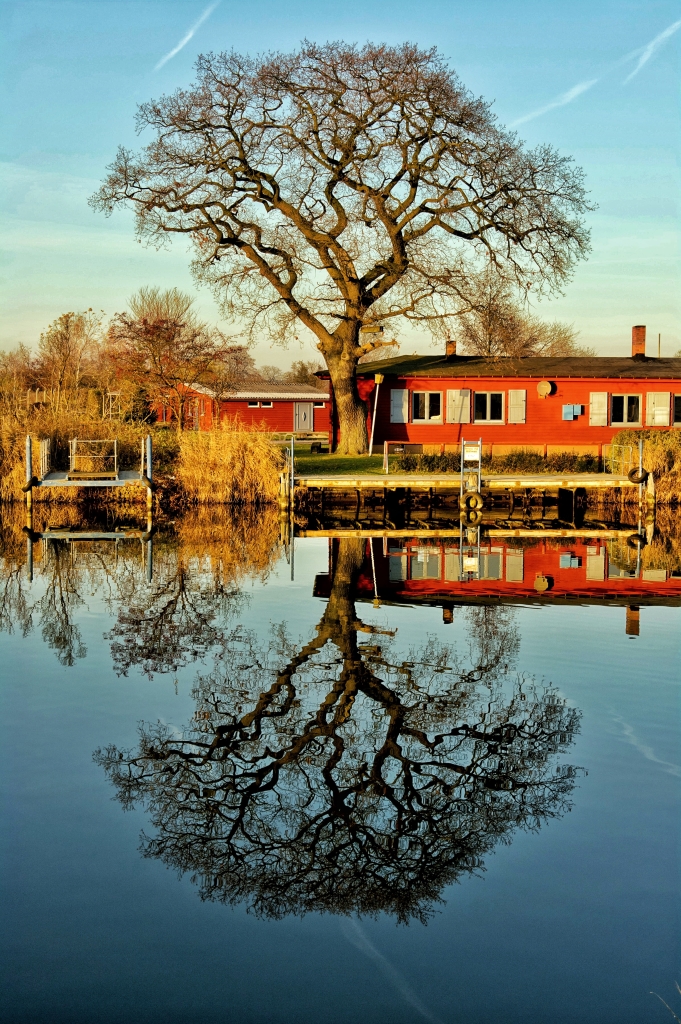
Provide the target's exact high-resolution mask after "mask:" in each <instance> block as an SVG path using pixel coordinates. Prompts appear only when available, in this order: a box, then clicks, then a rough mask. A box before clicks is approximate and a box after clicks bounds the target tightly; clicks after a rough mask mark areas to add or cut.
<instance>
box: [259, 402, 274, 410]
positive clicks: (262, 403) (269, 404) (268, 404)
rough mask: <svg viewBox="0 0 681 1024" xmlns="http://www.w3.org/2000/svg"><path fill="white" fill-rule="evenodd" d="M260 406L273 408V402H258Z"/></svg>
mask: <svg viewBox="0 0 681 1024" xmlns="http://www.w3.org/2000/svg"><path fill="white" fill-rule="evenodd" d="M260 408H261V409H273V408H274V402H261V403H260Z"/></svg>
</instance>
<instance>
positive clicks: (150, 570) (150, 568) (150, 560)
mask: <svg viewBox="0 0 681 1024" xmlns="http://www.w3.org/2000/svg"><path fill="white" fill-rule="evenodd" d="M153 544H154V542H153V540H152V538H151V535H150V536H149V540H148V541H147V583H151V581H152V579H153V577H154V548H153Z"/></svg>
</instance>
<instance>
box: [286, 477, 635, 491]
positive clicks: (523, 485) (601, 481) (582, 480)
mask: <svg viewBox="0 0 681 1024" xmlns="http://www.w3.org/2000/svg"><path fill="white" fill-rule="evenodd" d="M460 480H461V478H460V476H459V474H458V473H386V474H381V473H361V474H357V473H353V474H350V473H348V474H344V475H342V476H341V475H338V476H333V475H331V474H329V475H326V474H322V473H319V474H311V473H300V474H295V475H294V477H293V482H294V486H295V487H296V488H298V487H306V488H309V489H313V488H314V489H322V490H344V491H370V490H373V491H378V490H391V491H392V490H397V489H398V488H399V489H405V490H406V489H409V490H412V491H431V490H448V491H458V490H459V488H460ZM638 486H639V484H633V483H632V482H631V480H629V478H628V477H627V475H626V474H624V473H623V474H619V473H518V474H509V473H504V474H483V476H482V489H483V491H522V490H539V491H557V490H577V489H578V488H584V489H585V490H604V489H608V488H615V487H617V488H624V487H626V488H632V487H634V488H636V487H638Z"/></svg>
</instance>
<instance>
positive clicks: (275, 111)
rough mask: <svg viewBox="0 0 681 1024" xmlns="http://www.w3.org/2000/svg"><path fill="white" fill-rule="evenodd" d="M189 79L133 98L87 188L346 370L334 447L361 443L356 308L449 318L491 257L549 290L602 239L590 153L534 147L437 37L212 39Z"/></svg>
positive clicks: (377, 317)
mask: <svg viewBox="0 0 681 1024" xmlns="http://www.w3.org/2000/svg"><path fill="white" fill-rule="evenodd" d="M197 72H198V76H197V81H196V83H195V84H194V85H192V86H191V87H190V88H188V89H183V90H179V91H178V92H176V93H175V94H174V95H171V96H165V97H163V98H161V99H160V100H158V101H152V102H149V103H145V104H143V105H142V106H141V107H140V108H139V114H138V127H139V128H140V130H142V129H145V130H149V131H151V133H152V138H151V141H150V142H149V143H148V145H147V146H146V147H145V148H144V149H143V150H142V151H141V152H140V153H139V154H137V155H134V154H133V153H131V152H129V151H127V150H125V149H120V150H119V151H118V155H117V157H116V159H115V161H114V163H113V164H112V166H111V168H110V173H109V176H108V178H107V179H106V181H105V182H104V184H103V185H102V187H101V189H100V190H99V192H98V193H97V194H96V195H95V196H93V198H92V200H91V202H92V203H93V205H94V206H95V207H96V208H98V209H101V210H104V211H106V212H107V213H110V212H111V211H112V210H113V209H114V208H115V207H116V206H118V205H120V204H126V205H131V206H132V207H133V208H134V210H135V213H136V217H137V229H138V232H139V234H140V236H142V237H144V238H146V239H148V240H150V241H152V242H156V243H159V242H161V241H163V240H164V239H167V238H169V237H171V236H172V235H176V234H180V235H185V236H188V237H189V238H190V239H191V240H192V242H193V245H194V252H195V260H194V265H193V266H194V272H195V274H196V276H197V278H198V279H199V280H200V281H204V282H208V283H210V284H211V285H212V286H213V287H214V289H215V292H216V295H217V297H218V300H219V301H220V303H221V307H222V310H223V313H224V314H225V316H227V317H229V318H232V319H234V320H237V321H239V322H240V323H244V324H245V326H246V328H247V329H248V330H249V331H251V332H255V331H258V330H263V329H267V330H268V331H269V332H270V334H271V336H272V338H273V339H275V340H276V339H278V340H280V341H283V340H286V338H287V337H290V336H291V335H293V334H295V333H296V332H297V331H298V330H299V329H300V327H301V326H302V327H305V328H307V329H308V330H309V331H311V332H312V334H313V335H314V336H315V338H316V341H317V346H318V348H319V351H320V352H321V354H322V355H323V357H324V359H325V361H326V364H327V367H328V369H329V372H330V376H331V380H332V383H333V386H334V392H335V397H336V403H337V408H338V414H339V419H340V425H341V435H342V436H341V450H342V451H348V452H353V451H364V450H365V449H366V423H365V410H364V405H363V403H362V402H361V401H360V399H359V396H358V393H357V388H356V383H355V377H354V372H355V367H356V365H357V361H358V360H359V359H360V358H361V357H362V355H364V354H365V353H366V352H368V351H370V350H371V349H372V348H373V347H375V346H376V345H377V344H384V342H383V341H381V340H378V341H377V340H376V338H377V337H379V336H373V340H368V341H367V340H366V338H367V336H366V335H362V333H361V330H362V327H363V326H367V325H376V324H383V323H386V322H393V323H394V324H397V325H398V324H399V322H401V321H402V322H404V321H406V322H410V323H420V324H424V325H426V326H427V327H428V328H429V329H430V330H431V331H433V332H434V333H435V334H439V335H443V334H445V333H447V332H448V329H449V324H450V321H451V320H452V318H454V317H456V316H458V315H459V314H460V313H461V312H462V310H463V309H465V308H467V307H468V298H467V284H468V282H469V280H470V277H471V274H472V273H474V272H479V271H480V269H481V268H482V267H483V266H484V265H486V264H490V265H491V266H493V268H494V270H495V272H496V273H497V274H498V275H499V276H500V277H503V278H504V279H506V280H509V281H512V282H514V283H516V284H518V285H522V288H523V289H524V290H525V289H526V288H527V286H528V285H529V286H530V287H531V288H533V289H534V290H535V292H540V291H542V290H547V289H548V290H551V289H556V288H560V287H561V286H562V285H563V284H564V283H565V282H566V281H567V280H568V279H569V277H570V274H571V271H572V269H573V267H574V264H575V261H576V260H578V259H581V258H583V257H584V256H585V255H586V253H587V251H588V247H589V243H588V232H587V231H586V229H585V227H584V224H583V220H582V218H583V215H584V213H585V211H586V210H587V209H588V204H587V201H586V195H585V189H584V184H583V176H582V172H581V171H580V170H579V169H578V168H576V167H575V166H574V165H573V164H572V163H571V161H570V159H568V158H567V157H565V156H561V155H560V154H558V153H557V152H556V151H555V150H553V149H552V148H551V147H550V146H539V147H536V148H535V149H526V148H525V147H524V145H523V144H522V142H520V141H519V140H518V139H517V137H516V136H515V135H514V134H512V133H510V132H509V131H507V130H504V129H503V128H502V127H501V126H500V125H499V124H498V122H497V120H496V118H495V116H494V115H493V114H492V112H491V109H490V107H489V105H488V104H487V103H485V102H484V101H483V100H481V99H478V98H475V97H473V96H472V95H471V94H470V92H468V91H467V90H466V89H465V88H464V86H463V85H462V84H461V82H460V81H459V79H458V78H457V76H456V74H455V73H454V72H453V71H452V70H451V69H450V68H449V67H448V66H447V64H446V62H445V61H444V59H443V58H442V57H441V56H440V55H439V54H438V53H437V51H436V50H435V49H431V50H422V49H419V48H418V47H417V46H415V45H412V44H409V43H405V44H404V45H402V46H393V47H391V46H386V45H373V44H366V45H365V46H363V47H357V46H353V45H348V44H345V43H341V42H336V43H327V44H325V45H323V46H319V45H316V44H313V43H308V42H305V43H303V44H302V46H301V48H300V49H299V50H298V51H296V52H294V53H289V54H282V53H277V54H268V55H264V56H259V57H249V56H244V55H241V54H238V53H234V52H232V53H221V54H208V55H206V56H203V57H200V58H199V60H198V64H197Z"/></svg>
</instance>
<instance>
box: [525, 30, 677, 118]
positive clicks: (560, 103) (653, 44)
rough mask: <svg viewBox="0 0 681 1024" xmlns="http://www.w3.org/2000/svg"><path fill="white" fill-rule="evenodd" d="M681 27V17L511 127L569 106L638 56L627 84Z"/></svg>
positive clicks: (627, 78) (626, 79)
mask: <svg viewBox="0 0 681 1024" xmlns="http://www.w3.org/2000/svg"><path fill="white" fill-rule="evenodd" d="M680 28H681V18H680V19H679V20H678V21H675V22H674V23H673V24H672V25H669V26H668V27H667V28H666V29H664V31H662V32H660V33H659V35H656V36H655V38H654V39H652V40H651V41H650V42H649V43H647V44H646V45H645V46H640V47H639V48H638V49H637V50H632V51H631V52H630V53H627V54H625V55H624V57H620V58H619V59H618V60H616V61H615V62H614V63H613V64H611V65H610V66H609V67H608V68H607V69H606V70H605V71H604V72H603V74H602V75H600V76H599V77H598V78H590V79H588V80H587V81H586V82H579V83H578V84H577V85H573V87H572V89H568V91H567V92H564V93H561V95H560V96H558V97H556V99H555V100H551V102H550V103H545V104H544V106H543V107H538V108H537V109H536V110H533V111H532V112H531V113H530V114H525V115H524V116H523V117H519V118H517V119H516V120H515V121H512V122H511V125H510V127H511V128H516V127H517V126H518V125H519V124H525V122H526V121H534V119H535V117H541V116H542V114H547V113H548V112H549V110H555V108H556V107H565V106H567V104H568V103H572V102H573V100H576V99H577V97H578V96H581V95H582V93H585V92H587V90H589V89H591V88H592V86H594V85H596V83H597V82H600V81H601V80H602V79H603V78H605V77H606V75H609V74H610V72H611V71H613V70H614V69H615V68H618V67H621V65H622V64H626V63H627V62H628V61H630V60H634V58H635V57H638V63H637V65H636V67H635V68H634V70H633V71H632V72H631V74H630V75H627V77H626V78H625V79H624V82H623V83H622V84H623V85H626V83H627V82H629V81H631V79H632V78H633V77H634V76H635V75H637V74H638V73H639V71H640V70H641V68H642V67H643V66H644V64H647V63H648V61H649V60H650V58H651V57H652V56H653V54H654V53H655V51H656V50H658V49H659V48H660V46H662V45H663V43H665V42H666V41H667V40H668V39H670V38H671V36H673V35H674V33H675V32H677V31H678V30H679V29H680Z"/></svg>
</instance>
